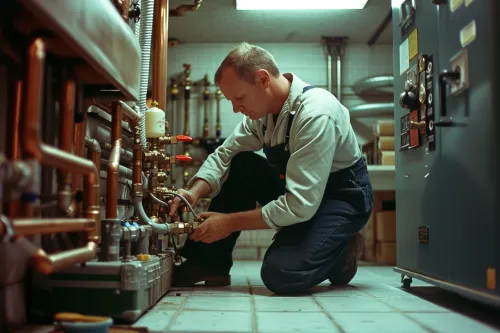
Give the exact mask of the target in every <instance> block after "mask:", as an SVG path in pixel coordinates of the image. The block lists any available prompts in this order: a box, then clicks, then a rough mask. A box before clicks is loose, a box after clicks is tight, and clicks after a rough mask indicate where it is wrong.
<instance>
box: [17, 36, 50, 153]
mask: <svg viewBox="0 0 500 333" xmlns="http://www.w3.org/2000/svg"><path fill="white" fill-rule="evenodd" d="M44 69H45V43H44V42H43V40H42V38H35V39H34V40H33V41H32V42H31V44H30V45H29V49H28V68H27V78H26V91H25V97H24V101H25V103H24V112H23V119H22V121H23V129H22V131H23V133H22V134H23V137H24V140H23V142H22V146H23V147H22V148H23V150H24V152H25V153H26V154H27V155H28V157H33V158H35V159H37V160H41V159H42V150H41V146H40V141H41V139H40V127H39V126H40V114H41V111H42V110H41V108H42V101H43V84H44V82H43V79H44Z"/></svg>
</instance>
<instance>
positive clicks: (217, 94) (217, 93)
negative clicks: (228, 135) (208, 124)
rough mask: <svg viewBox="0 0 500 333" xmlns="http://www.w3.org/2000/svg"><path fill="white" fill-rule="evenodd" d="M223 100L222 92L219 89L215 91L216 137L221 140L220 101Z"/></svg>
mask: <svg viewBox="0 0 500 333" xmlns="http://www.w3.org/2000/svg"><path fill="white" fill-rule="evenodd" d="M221 98H222V91H221V90H220V89H219V88H217V90H216V91H215V99H216V100H217V116H216V123H215V137H216V138H220V136H221V124H220V100H221Z"/></svg>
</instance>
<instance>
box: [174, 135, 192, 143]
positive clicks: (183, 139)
mask: <svg viewBox="0 0 500 333" xmlns="http://www.w3.org/2000/svg"><path fill="white" fill-rule="evenodd" d="M175 138H176V139H177V141H180V142H191V141H193V138H192V137H190V136H187V135H177V136H176V137H175Z"/></svg>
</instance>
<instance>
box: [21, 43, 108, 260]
mask: <svg viewBox="0 0 500 333" xmlns="http://www.w3.org/2000/svg"><path fill="white" fill-rule="evenodd" d="M44 65H45V44H44V42H43V39H42V38H39V37H38V38H35V39H34V40H33V41H32V42H31V44H30V46H29V53H28V68H27V74H28V75H27V80H26V98H25V99H24V100H25V101H26V103H25V105H24V106H25V107H24V112H23V119H22V120H23V128H22V130H23V136H24V140H23V141H22V149H23V151H24V152H25V154H26V155H27V156H28V157H33V158H36V159H37V160H38V161H40V163H42V164H44V165H48V166H52V167H55V168H58V169H62V170H67V171H69V172H72V173H73V174H84V175H85V176H84V179H85V188H84V192H85V196H84V203H83V208H84V210H85V214H86V216H87V218H89V219H92V220H94V221H95V224H96V226H97V225H99V224H100V212H99V210H100V206H99V171H98V170H97V169H96V167H95V165H94V164H93V163H92V162H91V161H89V160H87V159H85V158H82V157H78V156H74V155H72V154H69V153H67V152H64V151H62V150H60V149H57V148H54V147H51V146H49V145H46V144H44V143H42V142H41V138H40V129H39V118H40V114H41V103H42V96H43V83H44V75H43V74H44ZM89 239H92V240H95V241H97V242H98V241H99V237H98V234H97V232H96V230H93V231H92V232H91V233H89ZM94 252H95V251H94ZM75 259H77V257H75Z"/></svg>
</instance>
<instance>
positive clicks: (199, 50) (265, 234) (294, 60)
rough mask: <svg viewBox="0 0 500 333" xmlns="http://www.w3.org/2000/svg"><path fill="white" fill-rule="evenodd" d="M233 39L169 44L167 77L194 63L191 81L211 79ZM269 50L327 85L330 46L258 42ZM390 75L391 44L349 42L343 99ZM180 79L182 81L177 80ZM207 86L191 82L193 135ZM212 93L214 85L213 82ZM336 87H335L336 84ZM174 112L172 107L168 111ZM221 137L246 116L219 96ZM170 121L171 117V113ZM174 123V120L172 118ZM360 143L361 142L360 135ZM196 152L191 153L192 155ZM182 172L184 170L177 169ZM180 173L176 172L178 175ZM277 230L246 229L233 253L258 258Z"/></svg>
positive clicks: (288, 68) (287, 66)
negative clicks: (360, 85) (358, 86)
mask: <svg viewBox="0 0 500 333" xmlns="http://www.w3.org/2000/svg"><path fill="white" fill-rule="evenodd" d="M235 46H236V45H235V44H180V45H178V46H177V47H173V48H170V49H169V53H168V77H169V79H170V78H172V77H178V78H180V80H182V73H183V66H182V65H183V64H190V65H191V79H192V80H193V82H195V81H199V80H202V79H203V76H204V75H205V74H208V76H209V80H210V81H211V82H213V76H214V73H215V71H216V70H217V67H218V66H219V64H220V62H221V61H222V60H223V59H224V57H225V55H226V54H227V53H228V52H229V51H230V50H231V49H232V48H233V47H235ZM259 46H262V47H264V48H265V49H267V50H268V51H270V52H271V53H272V54H273V55H274V57H275V59H276V61H277V63H278V65H279V67H280V69H281V71H282V72H293V73H295V74H296V75H298V76H299V77H301V78H302V79H303V80H305V81H306V82H308V83H310V84H312V85H315V86H317V87H323V88H326V87H327V72H326V71H327V56H326V51H325V50H324V48H323V47H322V46H321V45H320V44H319V43H300V44H298V43H293V44H292V43H290V44H259ZM333 69H334V70H333V74H334V76H333V82H334V83H335V82H336V78H335V73H336V71H335V67H334V68H333ZM382 74H392V45H378V46H374V47H369V46H366V45H364V44H359V45H348V46H347V48H346V51H345V56H344V59H343V64H342V76H343V78H342V79H343V86H342V94H343V103H344V104H345V105H346V106H347V107H349V106H353V105H357V104H362V103H364V101H363V100H362V99H360V98H359V97H358V96H355V95H354V94H353V93H352V89H351V87H352V85H353V84H354V83H355V82H356V81H358V80H360V79H362V78H365V77H368V76H373V75H382ZM178 82H180V81H178ZM202 91H203V87H201V86H200V87H193V90H192V100H191V110H190V116H191V126H190V131H191V134H192V136H193V137H196V136H199V135H200V134H201V132H202V122H203V100H202V94H201V92H202ZM210 91H211V93H212V94H213V92H215V86H213V85H212V86H211V87H210ZM334 91H335V87H334ZM215 108H216V104H215V100H214V99H213V95H212V100H211V101H210V106H209V115H210V116H209V122H210V125H209V126H210V136H214V135H215V112H216V111H215V110H216V109H215ZM183 110H184V103H183V98H182V90H181V95H180V96H179V102H178V103H177V110H176V121H175V127H174V130H173V131H172V133H178V134H180V133H181V132H182V131H183V126H184V111H183ZM168 113H169V116H170V117H171V113H172V110H168ZM221 117H222V136H223V137H227V136H228V135H229V134H230V133H231V131H232V129H233V128H234V127H235V126H236V124H237V123H238V122H239V121H240V120H241V119H242V115H241V114H234V113H233V112H232V108H231V104H230V102H228V101H227V100H225V99H223V100H221ZM168 119H169V121H170V122H171V118H168ZM171 124H172V122H171ZM359 139H360V143H363V142H362V140H363V139H362V138H359ZM194 156H196V153H195V154H193V157H194ZM179 171H180V170H179ZM180 178H182V177H178V179H180ZM273 234H274V232H273V231H272V230H258V231H245V232H242V234H241V236H240V238H239V239H238V242H237V245H236V249H235V251H234V257H235V258H239V259H259V258H262V256H263V254H264V253H265V249H266V248H267V247H268V246H269V244H270V243H271V240H272V237H273Z"/></svg>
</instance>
